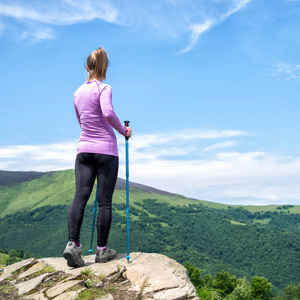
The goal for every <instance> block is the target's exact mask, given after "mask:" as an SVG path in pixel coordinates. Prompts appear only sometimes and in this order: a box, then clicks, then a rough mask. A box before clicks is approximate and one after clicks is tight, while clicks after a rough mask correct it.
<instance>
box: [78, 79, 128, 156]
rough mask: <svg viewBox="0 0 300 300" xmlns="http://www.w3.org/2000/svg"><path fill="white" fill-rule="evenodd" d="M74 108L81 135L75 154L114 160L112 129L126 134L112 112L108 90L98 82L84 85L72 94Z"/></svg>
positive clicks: (115, 154)
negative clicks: (92, 155)
mask: <svg viewBox="0 0 300 300" xmlns="http://www.w3.org/2000/svg"><path fill="white" fill-rule="evenodd" d="M74 106H75V112H76V116H77V119H78V122H79V124H80V127H81V134H80V138H79V143H78V149H77V153H83V152H87V153H100V154H107V155H113V156H118V146H117V139H116V135H115V133H114V131H113V128H114V129H115V130H117V131H118V132H119V133H120V134H122V135H124V136H125V134H126V129H125V127H124V126H123V125H122V124H121V122H120V120H119V118H118V117H117V115H116V113H115V112H114V108H113V105H112V90H111V86H110V85H108V84H104V83H102V82H100V81H97V80H93V81H87V82H85V83H84V84H83V85H81V86H80V87H79V88H78V89H77V90H76V92H75V94H74Z"/></svg>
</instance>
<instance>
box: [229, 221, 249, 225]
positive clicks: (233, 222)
mask: <svg viewBox="0 0 300 300" xmlns="http://www.w3.org/2000/svg"><path fill="white" fill-rule="evenodd" d="M229 221H230V223H231V224H232V225H242V226H245V225H246V223H241V222H237V221H232V220H229Z"/></svg>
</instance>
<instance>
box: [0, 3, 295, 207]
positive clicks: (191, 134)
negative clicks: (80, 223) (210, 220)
mask: <svg viewBox="0 0 300 300" xmlns="http://www.w3.org/2000/svg"><path fill="white" fill-rule="evenodd" d="M299 16H300V1H299V0H275V1H274V0H263V1H259V0H198V1H196V0H195V1H193V0H184V1H183V0H164V1H160V0H157V1H142V0H141V1H121V0H111V1H109V0H108V1H99V0H97V1H96V0H95V1H94V0H85V1H79V0H54V1H37V0H27V1H21V0H19V1H18V0H9V1H6V0H1V2H0V61H1V68H0V76H1V82H0V86H1V93H0V112H1V118H0V125H1V128H2V130H1V134H0V169H2V170H19V171H25V170H35V171H48V170H61V169H68V168H73V166H74V160H75V156H76V143H77V140H78V137H79V134H80V129H79V126H78V124H77V120H76V117H75V113H74V109H73V102H72V101H73V94H74V91H75V90H76V88H77V87H78V86H79V85H80V84H82V83H83V82H84V81H85V78H86V72H85V70H84V65H85V61H86V58H87V56H88V54H89V53H90V52H91V51H93V50H94V49H95V48H98V47H99V46H102V47H104V48H105V49H106V50H107V52H108V54H109V58H110V66H109V69H108V73H107V80H106V82H107V83H108V84H110V85H111V86H112V88H113V104H114V107H115V111H116V112H117V114H118V116H119V117H120V119H121V120H122V121H123V120H125V119H129V120H130V121H131V126H132V128H133V130H134V136H133V137H132V139H131V140H130V180H132V181H135V182H138V183H142V184H146V185H150V186H153V187H156V188H159V189H163V190H167V191H170V192H174V193H179V194H183V195H185V196H188V197H194V198H197V199H203V200H209V201H215V202H222V203H228V204H253V205H263V204H287V203H288V204H300V187H299V182H300V155H299V153H300V139H299V130H300V121H299V111H300V101H299V92H300V51H299V48H300V17H299ZM118 139H119V152H120V171H119V176H120V177H122V178H124V177H125V171H124V140H123V138H122V137H121V136H118Z"/></svg>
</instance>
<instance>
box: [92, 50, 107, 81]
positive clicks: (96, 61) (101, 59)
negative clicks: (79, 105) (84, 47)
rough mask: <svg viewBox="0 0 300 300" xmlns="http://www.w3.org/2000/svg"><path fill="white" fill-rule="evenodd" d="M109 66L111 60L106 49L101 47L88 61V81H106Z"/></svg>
mask: <svg viewBox="0 0 300 300" xmlns="http://www.w3.org/2000/svg"><path fill="white" fill-rule="evenodd" d="M108 64H109V60H108V56H107V53H106V52H105V50H104V48H102V47H99V48H98V49H96V50H95V51H93V52H92V53H91V54H90V55H89V57H88V58H87V61H86V66H87V69H88V72H89V76H88V80H91V79H94V78H96V79H99V80H100V81H102V80H103V79H105V78H106V70H107V67H108Z"/></svg>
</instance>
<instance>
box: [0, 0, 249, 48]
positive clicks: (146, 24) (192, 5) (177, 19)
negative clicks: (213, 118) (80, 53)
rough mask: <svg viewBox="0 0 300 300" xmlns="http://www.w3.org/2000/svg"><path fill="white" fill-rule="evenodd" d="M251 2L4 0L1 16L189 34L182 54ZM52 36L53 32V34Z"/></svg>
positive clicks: (173, 36) (158, 35)
mask: <svg viewBox="0 0 300 300" xmlns="http://www.w3.org/2000/svg"><path fill="white" fill-rule="evenodd" d="M251 1H252V0H227V1H207V0H199V1H195V0H179V1H165V0H157V1H145V0H144V1H143V0H141V1H127V2H124V1H121V0H110V1H103V0H102V1H98V0H86V1H83V0H53V1H47V2H45V1H38V0H28V1H22V0H2V1H1V4H0V17H2V18H6V19H9V20H13V21H17V22H22V27H25V28H26V27H27V26H28V22H29V23H34V24H35V25H36V26H37V25H42V26H45V24H47V25H49V26H51V25H60V26H65V25H71V24H75V23H83V22H90V21H93V20H97V19H101V20H103V21H105V22H109V23H115V24H119V25H121V26H127V27H130V28H134V29H137V30H145V31H146V32H150V33H151V34H153V35H154V36H155V37H156V38H164V39H179V38H180V37H182V36H185V35H187V34H188V36H189V37H190V41H189V44H188V46H187V47H186V48H185V49H184V50H183V51H182V52H181V53H184V52H187V51H190V50H191V49H193V47H195V45H196V44H197V42H198V39H199V37H200V36H201V35H202V34H203V33H204V32H207V31H208V30H210V29H211V28H212V27H214V26H217V25H219V24H221V23H222V22H224V21H225V20H226V19H228V18H229V17H230V16H231V15H233V14H234V13H237V12H238V11H240V10H241V9H242V8H244V7H245V6H246V5H247V4H248V3H249V2H251ZM49 28H50V27H49ZM28 30H30V28H29V29H27V31H28ZM31 36H33V34H32V35H31ZM52 36H53V33H52V34H51V35H49V37H52ZM28 37H30V34H28ZM43 38H45V36H43Z"/></svg>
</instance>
